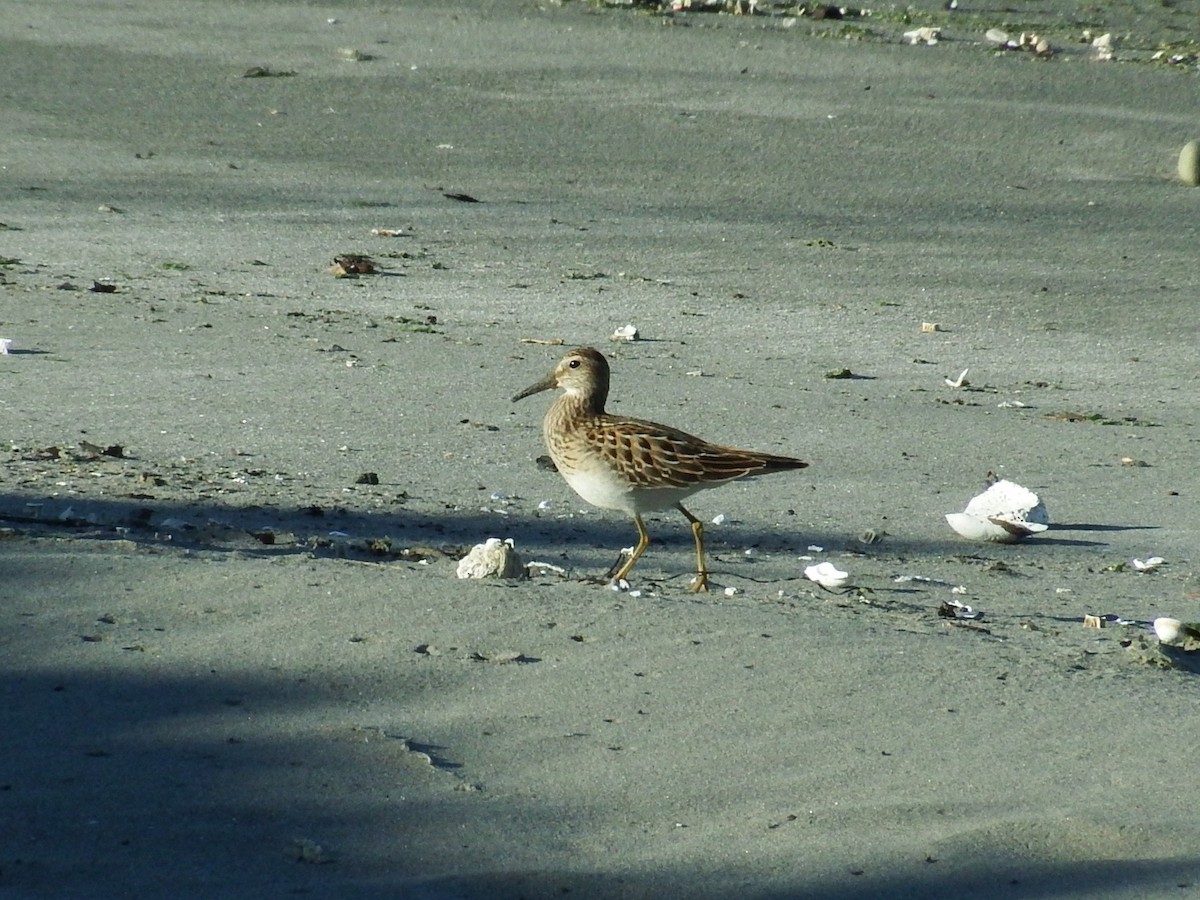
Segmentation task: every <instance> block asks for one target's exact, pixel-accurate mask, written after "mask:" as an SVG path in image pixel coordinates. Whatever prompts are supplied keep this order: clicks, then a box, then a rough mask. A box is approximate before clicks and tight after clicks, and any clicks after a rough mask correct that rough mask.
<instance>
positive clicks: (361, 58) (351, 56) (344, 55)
mask: <svg viewBox="0 0 1200 900" xmlns="http://www.w3.org/2000/svg"><path fill="white" fill-rule="evenodd" d="M337 55H338V58H339V59H344V60H346V61H347V62H370V61H371V60H373V59H374V58H375V57H374V56H372V55H371V54H370V53H367V52H365V51H363V50H359V49H358V48H357V47H339V48H338V52H337Z"/></svg>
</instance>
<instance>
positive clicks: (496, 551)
mask: <svg viewBox="0 0 1200 900" xmlns="http://www.w3.org/2000/svg"><path fill="white" fill-rule="evenodd" d="M457 574H458V577H459V578H522V577H524V575H525V567H524V566H523V565H521V557H519V556H518V555H517V551H516V549H515V547H514V545H513V542H512V540H511V539H509V540H507V541H502V540H500V538H488V539H487V540H486V541H484V542H483V543H482V544H476V545H475V546H474V547H472V548H471V552H470V553H468V554H467V555H466V556H464V557H463V558H462V559H461V560H459V562H458V570H457Z"/></svg>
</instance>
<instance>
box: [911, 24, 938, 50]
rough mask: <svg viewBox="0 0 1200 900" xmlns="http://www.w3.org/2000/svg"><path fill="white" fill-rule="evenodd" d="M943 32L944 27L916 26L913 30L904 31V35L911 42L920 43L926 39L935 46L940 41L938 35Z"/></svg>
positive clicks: (926, 41)
mask: <svg viewBox="0 0 1200 900" xmlns="http://www.w3.org/2000/svg"><path fill="white" fill-rule="evenodd" d="M941 33H942V29H940V28H929V27H925V28H914V29H913V30H912V31H906V32H904V37H905V39H906V40H907V41H908V42H909V43H910V44H919V43H921V42H922V41H924V42H925V43H926V44H928V45H930V46H933V45H934V44H936V43H937V42H938V36H939V35H940V34H941Z"/></svg>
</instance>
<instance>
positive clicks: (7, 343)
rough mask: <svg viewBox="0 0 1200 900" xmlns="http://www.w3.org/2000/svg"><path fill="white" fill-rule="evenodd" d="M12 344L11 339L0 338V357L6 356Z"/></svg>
mask: <svg viewBox="0 0 1200 900" xmlns="http://www.w3.org/2000/svg"><path fill="white" fill-rule="evenodd" d="M12 344H13V342H12V338H0V355H3V356H8V352H9V349H10V348H11V347H12Z"/></svg>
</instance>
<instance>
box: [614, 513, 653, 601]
mask: <svg viewBox="0 0 1200 900" xmlns="http://www.w3.org/2000/svg"><path fill="white" fill-rule="evenodd" d="M633 522H634V524H635V525H637V530H638V542H637V546H636V547H634V548H633V553H631V554H630V556H629V559H628V560H627V561H626V563H625V565H623V566H621V568H619V569H617V573H616V574H615V575H613V578H612V580H613V583H614V584H617V583H619V582H621V581H622V580H624V578H625V576H626V575H628V574H629V570H630V569H632V568H633V564H634V563H635V562H637V561H638V560H639V559H641V556H642V554H643V553H645V552H646V548H647V547H649V546H650V533H649V532H648V531H646V523H645V522H643V521H642V517H641V516H634V517H633Z"/></svg>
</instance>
